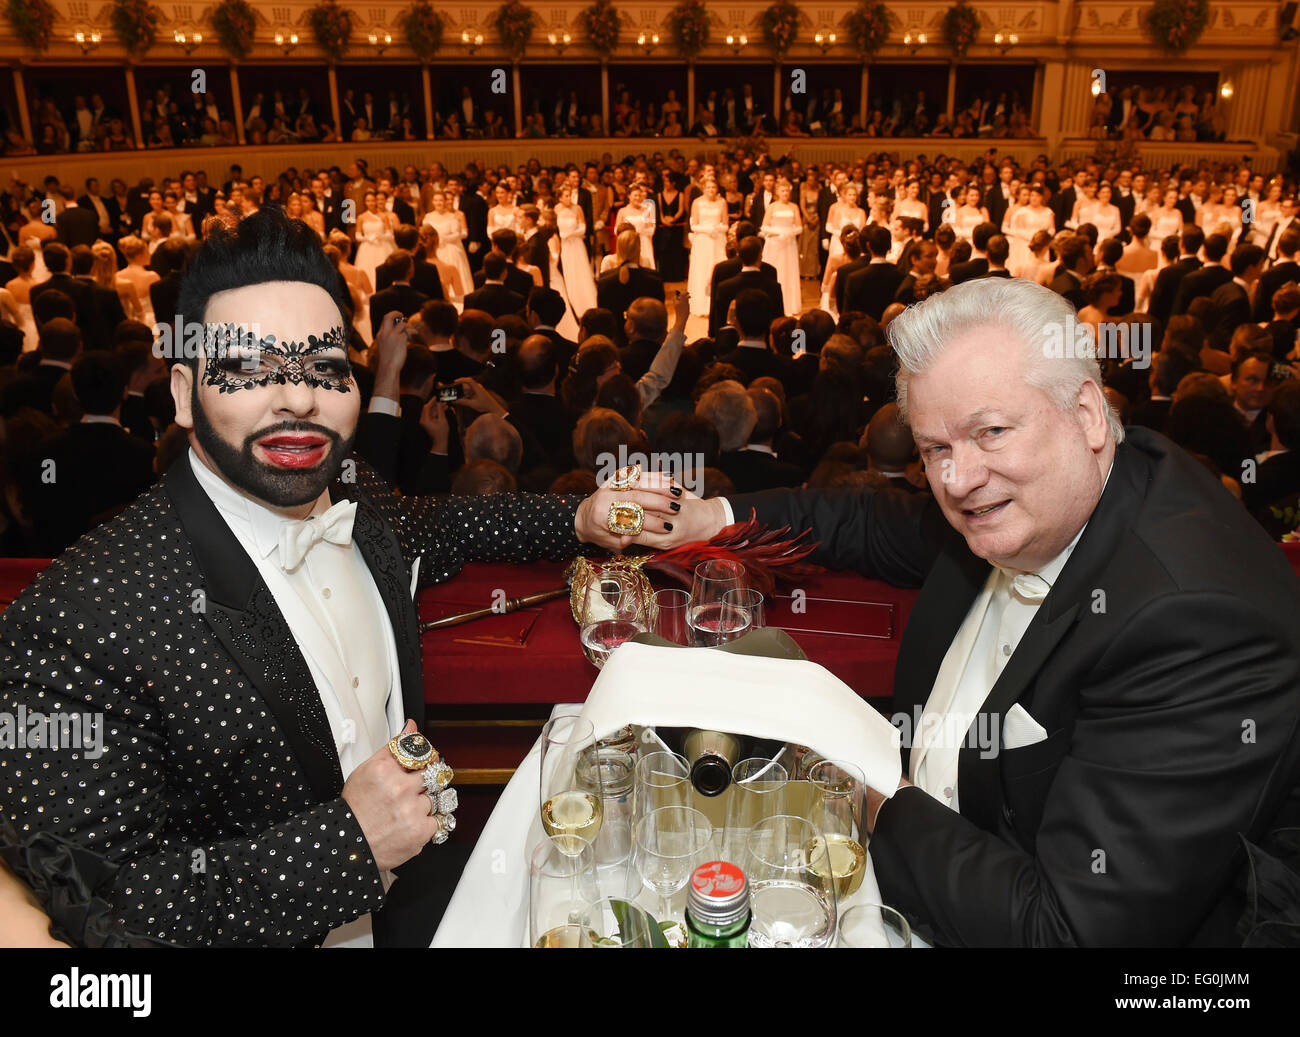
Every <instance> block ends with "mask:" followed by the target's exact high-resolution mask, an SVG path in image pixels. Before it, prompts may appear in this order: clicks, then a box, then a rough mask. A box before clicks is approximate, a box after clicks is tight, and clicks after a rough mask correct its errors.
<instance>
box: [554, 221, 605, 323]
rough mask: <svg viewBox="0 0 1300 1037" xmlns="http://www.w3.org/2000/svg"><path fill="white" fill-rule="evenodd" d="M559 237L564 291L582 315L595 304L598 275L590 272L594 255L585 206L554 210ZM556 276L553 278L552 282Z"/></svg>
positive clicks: (556, 236) (580, 315)
mask: <svg viewBox="0 0 1300 1037" xmlns="http://www.w3.org/2000/svg"><path fill="white" fill-rule="evenodd" d="M555 228H556V233H555V234H554V235H552V241H554V240H555V239H556V238H558V239H559V242H560V267H561V270H562V274H563V280H564V292H565V294H566V295H567V297H568V299H569V302H570V304H571V305H572V306H573V311H574V313H575V314H576V315H577V316H578V317H579V318H581V317H582V315H583V314H584V313H586V312H587V311H588V310H590V309H594V308H595V306H596V279H595V277H593V276H592V273H591V257H590V256H588V255H587V242H586V240H585V239H586V235H587V221H586V220H584V219H583V218H582V210H581V209H579V208H578V207H577V206H575V205H570V206H567V207H565V206H561V207H557V208H556V210H555ZM554 281H555V279H554V278H552V283H554Z"/></svg>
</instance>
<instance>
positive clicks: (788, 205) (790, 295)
mask: <svg viewBox="0 0 1300 1037" xmlns="http://www.w3.org/2000/svg"><path fill="white" fill-rule="evenodd" d="M802 229H803V227H802V224H801V221H800V216H799V206H797V205H795V204H794V203H793V202H791V201H790V181H789V180H786V179H781V180H778V181H777V182H776V199H775V201H773V202H772V204H771V205H769V206H768V207H767V208H766V209H764V210H763V225H762V226H761V227H760V228H759V230H758V234H759V237H762V238H764V239H766V240H765V241H764V244H763V261H764V262H767V263H771V264H772V265H773V266H774V267H776V279H777V282H778V283H779V284H780V285H781V301H782V302H783V303H784V304H785V315H786V316H787V317H793V316H794V315H795V314H797V313H799V311H800V310H802V309H803V293H802V290H801V288H800V283H799V232H800V230H802Z"/></svg>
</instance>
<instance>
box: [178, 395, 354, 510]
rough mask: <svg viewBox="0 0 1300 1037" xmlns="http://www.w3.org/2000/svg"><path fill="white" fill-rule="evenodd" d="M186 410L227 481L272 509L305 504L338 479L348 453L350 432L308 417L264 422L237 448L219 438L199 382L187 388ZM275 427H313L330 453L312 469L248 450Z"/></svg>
mask: <svg viewBox="0 0 1300 1037" xmlns="http://www.w3.org/2000/svg"><path fill="white" fill-rule="evenodd" d="M190 409H191V411H192V413H193V414H194V434H195V435H196V436H197V437H198V440H199V443H200V444H201V445H202V446H203V449H204V450H205V451H207V454H208V456H209V457H210V458H212V461H213V463H214V464H215V465H216V466H217V468H218V469H219V470H220V472H221V474H222V475H224V476H225V477H226V478H227V479H228V480H229V481H230V482H231V483H233V484H234V485H235V486H237V487H238V488H239V489H241V490H243V491H244V493H246V494H248V495H249V496H250V497H254V498H256V499H257V500H259V501H263V502H265V503H266V504H269V505H271V506H272V507H274V508H295V507H298V506H300V505H303V504H310V503H311V502H312V501H314V500H316V499H317V498H319V497H320V495H321V494H322V493H324V492H325V489H326V487H328V486H329V485H330V483H332V482H333V481H334V480H335V479H337V478H338V475H339V472H340V471H341V470H342V469H343V461H344V460H345V459H346V458H347V457H348V455H349V454H351V453H352V442H353V440H354V439H355V438H356V435H355V433H353V435H351V436H348V438H347V439H343V438H342V437H340V436H339V434H338V433H337V432H335V431H334V430H333V429H328V428H325V427H324V426H323V425H314V424H312V423H311V422H307V421H282V422H280V423H279V424H276V425H269V426H267V427H266V428H264V429H259V430H258V431H256V432H254V433H252V434H251V435H249V436H248V437H247V438H245V440H244V443H243V446H242V447H236V446H234V445H232V444H231V443H229V442H227V441H226V440H224V439H222V438H221V435H220V434H219V433H218V432H217V430H216V429H215V428H213V427H212V423H211V422H210V421H208V416H207V415H206V414H205V413H204V412H203V404H202V403H201V402H200V401H199V391H198V385H197V384H195V386H194V388H193V389H192V390H191V392H190ZM277 432H314V433H318V434H319V435H322V436H325V437H326V438H328V439H329V441H330V450H329V453H328V454H326V455H325V459H324V460H323V461H321V463H320V464H318V465H316V466H315V467H313V468H294V469H289V468H275V467H272V466H271V465H268V464H265V463H263V462H261V461H259V460H258V459H257V458H256V457H255V456H254V454H253V443H254V442H255V441H256V440H258V439H261V438H262V437H264V436H269V435H272V434H273V433H277Z"/></svg>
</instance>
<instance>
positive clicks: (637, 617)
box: [578, 571, 650, 670]
mask: <svg viewBox="0 0 1300 1037" xmlns="http://www.w3.org/2000/svg"><path fill="white" fill-rule="evenodd" d="M578 621H579V624H580V626H581V630H582V651H583V653H584V654H585V655H586V656H587V659H588V661H589V662H590V663H591V664H592V665H593V666H594V667H596V669H598V670H599V669H601V668H602V667H604V665H605V660H606V659H608V658H609V654H610V652H612V651H613V650H614V649H615V648H617V647H618V646H619V645H621V644H623V642H625V641H630V640H632V638H634V637H636V635H637V634H643V633H645V632H646V631H647V630H648V629H649V628H650V616H649V607H648V603H647V600H646V597H645V589H644V586H643V585H642V584H641V583H640V582H639V580H638V574H636V573H630V572H618V571H610V572H604V573H601V574H600V575H599V576H597V577H595V578H593V579H592V581H591V583H590V584H589V585H588V587H587V593H586V595H585V596H584V597H583V599H582V607H581V610H580V614H579V618H578Z"/></svg>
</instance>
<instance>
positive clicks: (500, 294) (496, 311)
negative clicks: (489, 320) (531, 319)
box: [465, 284, 528, 317]
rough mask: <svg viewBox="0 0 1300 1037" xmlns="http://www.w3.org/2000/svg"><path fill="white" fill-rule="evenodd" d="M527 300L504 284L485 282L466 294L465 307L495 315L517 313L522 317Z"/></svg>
mask: <svg viewBox="0 0 1300 1037" xmlns="http://www.w3.org/2000/svg"><path fill="white" fill-rule="evenodd" d="M527 301H528V300H527V299H526V298H525V297H524V296H522V295H520V294H519V293H518V292H512V291H511V290H510V289H509V288H507V287H506V286H505V285H503V284H485V285H484V286H483V287H482V288H479V289H477V290H475V291H472V292H470V293H469V295H467V296H465V309H467V310H482V311H483V312H484V313H490V314H491V315H492V316H493V317H500V316H502V315H503V314H506V313H517V314H519V315H520V316H521V317H522V316H523V313H524V305H525V303H527Z"/></svg>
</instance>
